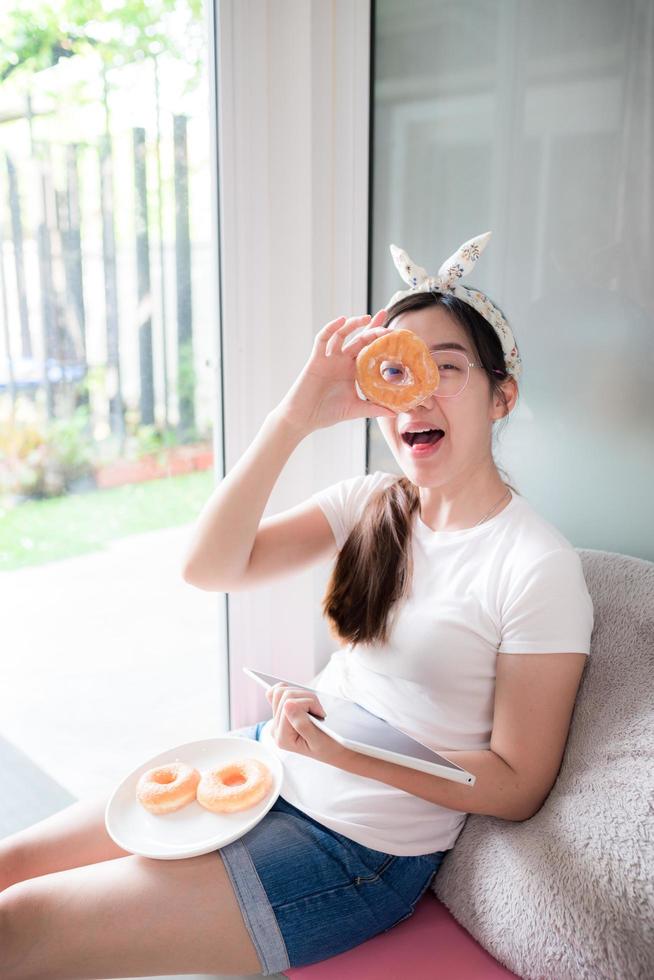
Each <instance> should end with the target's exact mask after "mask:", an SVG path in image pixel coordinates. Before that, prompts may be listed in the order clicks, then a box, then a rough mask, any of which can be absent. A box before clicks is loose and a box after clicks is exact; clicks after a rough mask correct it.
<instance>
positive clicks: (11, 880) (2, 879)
mask: <svg viewBox="0 0 654 980" xmlns="http://www.w3.org/2000/svg"><path fill="white" fill-rule="evenodd" d="M23 867H24V861H23V855H22V850H21V848H20V847H19V846H18V845H17V844H15V843H12V841H11V838H6V839H5V840H4V841H0V893H2V892H4V891H5V890H6V889H7V888H9V887H10V886H11V885H15V884H16V882H18V881H22V879H23V877H24V875H23V873H22V870H21V869H22V868H23Z"/></svg>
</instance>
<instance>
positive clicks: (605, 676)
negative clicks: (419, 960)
mask: <svg viewBox="0 0 654 980" xmlns="http://www.w3.org/2000/svg"><path fill="white" fill-rule="evenodd" d="M577 551H578V553H579V555H580V557H581V560H582V563H583V567H584V574H585V577H586V582H587V584H588V589H589V592H590V594H591V596H592V599H593V605H594V609H595V625H594V628H593V635H592V640H591V653H590V657H589V659H588V661H587V663H586V667H585V670H584V673H583V675H582V681H581V685H580V688H579V692H578V694H577V701H576V705H575V710H574V714H573V717H572V724H571V727H570V734H569V736H568V742H567V745H566V751H565V755H564V758H563V762H562V765H561V769H560V771H559V774H558V778H557V780H556V783H555V784H554V786H553V788H552V790H551V792H550V794H549V796H548V798H547V800H546V801H545V803H544V804H543V806H542V807H541V809H540V810H539V811H538V813H537V814H536V815H535V816H534V817H532V818H531V820H526V821H523V822H520V823H514V822H511V821H506V820H500V819H497V818H495V817H487V816H480V815H478V814H470V815H469V816H468V818H467V820H466V823H465V825H464V828H463V830H462V831H461V833H460V835H459V837H458V839H457V841H456V844H455V845H454V848H453V849H452V850H451V851H450V852H449V853H448V854H447V855H446V857H445V858H444V860H443V863H442V865H441V867H440V869H439V871H438V874H437V875H436V877H435V879H434V882H433V884H432V889H433V891H434V893H435V894H436V896H437V897H438V898H439V899H440V900H441V901H442V902H443V903H444V904H445V905H446V906H447V908H448V909H449V910H450V912H451V913H452V914H453V916H454V917H455V918H456V919H457V920H458V922H460V923H461V925H462V926H464V928H465V929H467V930H468V932H469V933H470V934H471V935H472V936H474V938H475V939H476V940H477V941H478V942H479V943H480V944H481V945H482V946H484V947H485V949H487V950H488V951H489V952H490V953H491V954H492V955H493V956H494V957H495V958H496V959H497V960H499V961H500V962H501V963H503V964H504V965H505V966H506V967H508V968H509V969H510V970H512V971H513V972H514V973H516V974H517V975H518V976H520V977H524V978H525V980H582V978H584V980H585V978H587V980H645V978H646V977H654V821H653V819H652V816H653V809H652V808H653V801H654V775H653V773H654V766H653V765H652V762H653V757H654V564H652V563H651V562H648V561H643V560H641V559H639V558H631V557H627V556H625V555H619V554H613V553H610V552H605V551H592V550H584V549H577ZM434 955H435V956H437V955H438V951H437V950H435V951H434Z"/></svg>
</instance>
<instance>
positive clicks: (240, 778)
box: [223, 769, 247, 786]
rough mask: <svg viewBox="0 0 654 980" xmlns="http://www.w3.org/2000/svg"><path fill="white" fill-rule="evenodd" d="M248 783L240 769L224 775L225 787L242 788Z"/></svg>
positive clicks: (229, 771)
mask: <svg viewBox="0 0 654 980" xmlns="http://www.w3.org/2000/svg"><path fill="white" fill-rule="evenodd" d="M246 782H247V779H246V778H245V776H244V775H243V773H242V772H241V770H240V769H228V770H227V772H225V773H223V783H224V784H225V786H242V785H243V783H246Z"/></svg>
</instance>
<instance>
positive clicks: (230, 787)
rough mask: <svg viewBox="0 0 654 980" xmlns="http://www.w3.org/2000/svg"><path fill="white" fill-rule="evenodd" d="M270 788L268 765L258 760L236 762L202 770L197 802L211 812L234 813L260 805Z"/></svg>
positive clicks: (270, 775)
mask: <svg viewBox="0 0 654 980" xmlns="http://www.w3.org/2000/svg"><path fill="white" fill-rule="evenodd" d="M272 786H273V778H272V773H271V772H270V769H269V768H268V766H266V765H265V764H264V763H263V762H260V761H259V759H239V760H235V761H233V762H229V763H227V765H225V766H217V767H214V768H212V769H206V770H204V771H203V773H202V778H201V780H200V782H199V784H198V788H197V801H198V803H199V804H200V806H203V807H205V809H207V810H211V811H212V812H213V813H236V812H237V811H239V810H248V809H249V808H250V807H253V806H255V805H256V804H257V803H260V802H261V800H263V799H264V798H265V797H266V796H267V795H268V793H269V792H270V790H271V789H272Z"/></svg>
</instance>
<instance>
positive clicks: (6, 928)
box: [0, 881, 40, 980]
mask: <svg viewBox="0 0 654 980" xmlns="http://www.w3.org/2000/svg"><path fill="white" fill-rule="evenodd" d="M39 914H40V903H39V900H38V889H37V888H34V887H32V886H31V882H30V881H18V882H16V883H15V884H13V885H10V886H9V887H8V888H6V889H5V890H4V891H3V892H2V893H1V894H0V977H2V978H3V980H19V978H23V977H26V976H28V974H26V973H24V972H23V968H24V967H26V965H27V959H28V954H29V950H30V947H31V946H32V945H33V944H34V939H35V936H37V935H38V932H39V926H38V920H39Z"/></svg>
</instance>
